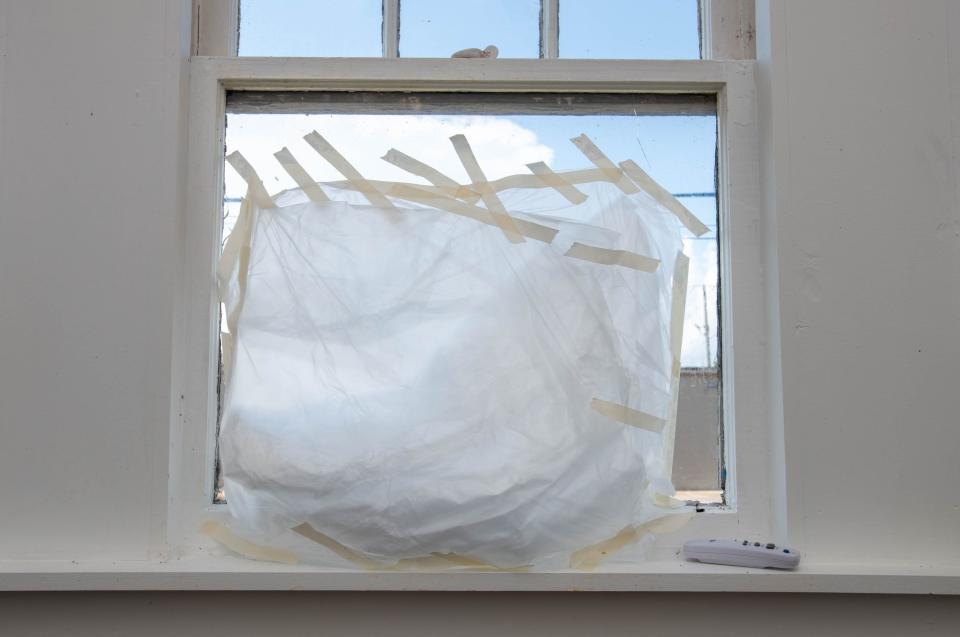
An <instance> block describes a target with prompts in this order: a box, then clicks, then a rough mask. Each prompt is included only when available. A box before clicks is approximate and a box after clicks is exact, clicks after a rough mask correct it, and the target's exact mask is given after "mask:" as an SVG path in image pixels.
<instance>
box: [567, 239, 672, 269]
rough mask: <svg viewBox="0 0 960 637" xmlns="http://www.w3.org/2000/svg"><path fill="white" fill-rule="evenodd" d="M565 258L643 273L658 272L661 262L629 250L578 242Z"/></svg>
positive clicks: (571, 247)
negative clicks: (617, 266)
mask: <svg viewBox="0 0 960 637" xmlns="http://www.w3.org/2000/svg"><path fill="white" fill-rule="evenodd" d="M564 256H568V257H572V258H574V259H581V260H583V261H592V262H593V263H599V264H601V265H621V266H623V267H625V268H632V269H634V270H640V271H641V272H656V271H657V268H658V267H660V260H659V259H654V258H652V257H646V256H644V255H642V254H638V253H636V252H630V251H629V250H611V249H609V248H598V247H597V246H591V245H587V244H585V243H580V242H576V243H574V244H573V245H572V246H570V249H569V250H567V251H566V252H565V253H564Z"/></svg>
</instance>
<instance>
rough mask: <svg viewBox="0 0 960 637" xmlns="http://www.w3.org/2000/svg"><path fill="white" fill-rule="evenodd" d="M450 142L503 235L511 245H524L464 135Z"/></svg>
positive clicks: (453, 138)
mask: <svg viewBox="0 0 960 637" xmlns="http://www.w3.org/2000/svg"><path fill="white" fill-rule="evenodd" d="M450 142H451V143H452V144H453V148H454V150H456V151H457V156H458V157H459V158H460V163H462V164H463V167H464V169H465V170H466V171H467V175H468V176H469V177H470V179H472V180H473V186H474V187H475V188H476V190H477V192H479V193H480V198H481V199H483V203H484V204H486V206H487V210H489V211H490V214H492V215H493V220H494V221H496V222H497V225H498V226H500V229H501V230H502V231H503V234H505V235H506V236H507V239H509V240H510V243H523V241H524V238H523V236H522V235H521V234H520V231H519V230H518V229H517V226H516V224H515V223H514V222H513V219H512V218H511V217H510V215H509V214H507V209H506V208H504V207H503V202H501V201H500V197H498V196H497V193H496V192H494V191H493V190H492V189H491V188H490V185H489V184H488V183H487V177H486V175H484V174H483V169H482V168H480V163H479V162H478V161H477V158H476V156H475V155H474V154H473V150H472V149H471V148H470V142H468V141H467V138H466V137H464V136H463V135H454V136H453V137H451V138H450Z"/></svg>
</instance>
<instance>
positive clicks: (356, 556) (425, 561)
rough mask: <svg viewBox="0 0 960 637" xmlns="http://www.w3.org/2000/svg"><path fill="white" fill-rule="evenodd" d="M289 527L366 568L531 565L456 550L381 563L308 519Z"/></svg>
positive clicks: (492, 568)
mask: <svg viewBox="0 0 960 637" xmlns="http://www.w3.org/2000/svg"><path fill="white" fill-rule="evenodd" d="M292 530H293V531H294V532H295V533H298V534H300V535H301V536H303V537H305V538H307V539H308V540H310V541H312V542H316V543H317V544H319V545H321V546H323V547H324V548H326V549H329V550H330V551H332V552H333V553H336V554H337V555H338V556H340V557H341V558H343V559H345V560H347V561H348V562H351V563H352V564H354V565H356V566H358V567H360V568H363V569H365V570H368V571H407V570H445V569H449V568H450V567H451V566H454V567H459V568H463V569H467V570H478V571H507V572H518V571H526V570H529V568H530V567H528V566H519V567H513V568H500V567H498V566H495V565H493V564H491V563H489V562H485V561H484V560H478V559H476V558H472V557H469V556H466V555H459V554H457V553H432V554H430V555H426V556H424V557H412V558H404V559H402V560H399V561H398V562H396V563H394V564H383V563H381V562H378V561H376V560H374V559H371V558H369V557H367V556H366V555H364V554H363V553H361V552H359V551H357V550H355V549H352V548H350V547H348V546H344V545H343V544H341V543H340V542H337V541H336V540H335V539H333V538H332V537H330V536H329V535H326V534H325V533H321V532H320V531H318V530H316V529H315V528H313V526H312V525H311V524H310V523H309V522H304V523H303V524H300V525H299V526H295V527H294V528H293V529H292Z"/></svg>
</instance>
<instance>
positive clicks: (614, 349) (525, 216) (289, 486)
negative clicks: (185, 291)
mask: <svg viewBox="0 0 960 637" xmlns="http://www.w3.org/2000/svg"><path fill="white" fill-rule="evenodd" d="M578 188H579V189H580V190H581V191H582V192H584V193H585V194H587V195H588V198H587V200H586V201H585V202H584V203H581V204H579V205H573V204H571V203H569V202H568V201H567V200H566V199H564V198H563V197H561V196H560V195H559V194H558V193H557V192H556V191H554V190H551V189H548V188H540V189H520V188H517V189H510V190H505V191H502V192H500V193H499V197H500V199H501V200H502V201H503V202H504V205H505V207H506V209H507V210H509V211H510V214H511V216H512V217H513V218H514V219H516V220H526V221H529V222H533V223H536V224H539V225H541V226H547V227H549V228H553V229H555V230H556V231H557V233H556V236H555V237H554V239H553V240H552V241H551V242H550V243H545V242H542V241H536V240H533V239H530V238H528V239H527V240H526V241H524V242H522V243H511V242H510V241H508V240H507V238H506V237H505V235H504V232H503V231H502V230H501V229H500V228H499V227H498V226H497V225H494V224H485V223H481V222H479V221H477V220H475V219H470V218H467V217H464V216H460V215H457V214H452V213H451V212H447V211H444V210H439V209H437V208H434V207H432V206H430V205H428V204H426V203H420V204H418V203H411V202H404V201H399V200H398V201H395V203H396V208H378V207H375V206H371V205H369V204H368V203H366V201H365V200H364V198H363V197H362V195H361V194H360V193H357V192H356V191H355V190H352V189H350V188H348V187H344V188H334V187H332V186H331V185H329V184H324V189H325V191H326V192H327V193H328V194H329V195H330V196H331V198H332V199H333V201H331V202H324V203H316V202H312V201H309V200H308V199H307V198H306V197H305V196H304V194H303V192H302V191H300V190H291V191H287V192H285V193H283V194H281V195H280V196H278V197H277V198H276V207H274V208H259V207H257V205H256V204H255V202H253V201H251V200H250V199H249V198H248V199H247V200H245V202H244V209H243V211H242V213H241V218H240V220H239V222H238V225H237V228H236V230H235V231H234V233H233V235H232V236H231V238H230V241H229V242H228V244H227V246H226V248H225V251H224V260H223V262H222V263H221V268H220V272H219V275H220V290H221V296H222V300H223V302H224V304H225V308H226V312H227V317H228V322H229V323H230V326H231V331H232V332H233V333H232V334H231V337H230V340H229V343H230V345H231V352H230V353H229V356H227V357H225V361H226V364H227V366H226V369H225V370H224V374H225V393H224V398H223V406H222V416H221V430H220V437H219V445H220V458H221V462H222V467H223V476H224V490H225V494H226V500H227V506H228V508H229V514H230V515H229V518H230V527H231V528H232V529H234V530H235V531H236V532H237V533H240V534H242V535H243V536H244V537H246V538H249V539H251V540H254V541H258V542H262V543H264V544H265V545H268V546H282V547H285V548H287V549H289V550H291V551H293V552H295V553H296V554H298V555H299V556H301V558H302V559H304V560H306V561H310V562H314V563H318V564H321V565H330V566H341V567H342V566H344V565H346V566H356V565H357V564H358V563H360V565H361V566H363V567H367V568H369V567H370V564H373V565H383V566H390V565H394V564H396V563H397V562H398V561H402V560H410V559H416V558H423V557H424V556H436V555H446V556H451V555H452V556H460V558H462V559H463V560H468V561H469V562H470V563H477V564H489V565H492V566H495V567H517V566H530V565H532V566H534V567H545V566H566V565H567V564H568V563H569V560H570V556H571V555H572V554H574V553H575V552H577V551H578V550H582V549H584V547H590V546H592V545H596V544H598V543H601V542H604V541H606V540H609V539H610V538H613V537H614V536H617V534H618V533H622V532H623V531H624V530H625V529H629V528H631V527H639V526H640V525H643V524H645V523H648V522H650V521H651V520H655V519H657V518H659V517H662V516H664V515H667V514H670V513H675V512H676V511H675V510H674V509H671V508H670V507H669V506H668V505H665V504H664V498H665V497H666V496H669V495H671V494H672V493H673V488H672V486H671V485H670V481H669V467H668V466H666V465H667V462H668V461H669V454H665V447H666V446H667V445H668V444H669V445H672V441H667V440H666V439H665V438H666V435H667V434H664V433H663V432H656V431H650V430H647V429H644V428H641V427H637V426H632V425H630V424H625V423H624V422H618V421H617V420H614V419H612V418H610V417H608V416H607V415H604V414H602V413H600V412H598V411H597V410H596V409H594V408H593V407H592V406H591V402H592V401H593V400H594V399H600V400H602V401H607V402H609V403H615V404H618V405H623V406H626V407H629V408H630V409H632V410H636V411H638V412H643V413H644V414H648V415H649V416H650V417H652V418H654V419H660V420H663V421H667V420H669V419H670V417H671V415H672V414H671V411H672V410H673V409H675V403H674V400H673V394H672V392H673V388H672V386H671V378H672V371H673V365H674V359H673V354H672V352H671V333H670V331H671V305H672V296H671V295H672V287H673V285H672V284H673V275H674V267H675V263H676V261H677V256H678V254H679V253H680V252H681V250H682V242H681V239H680V234H679V229H678V224H677V220H676V218H675V217H674V216H673V215H671V214H670V213H669V212H668V211H666V210H665V209H664V208H663V207H662V206H660V205H659V204H657V203H656V202H655V201H654V200H653V199H652V198H651V197H649V196H647V195H646V194H645V193H643V192H641V193H637V194H625V193H624V192H622V191H620V190H619V189H618V188H617V187H616V186H615V185H613V184H611V183H607V182H597V183H591V184H583V185H579V186H578ZM574 243H581V244H586V245H590V246H598V247H603V248H609V249H623V250H628V251H631V252H635V253H638V254H640V255H645V256H647V257H651V258H653V259H657V260H659V265H658V267H657V269H656V271H654V272H644V271H641V270H637V269H633V268H630V267H625V266H622V265H604V264H599V263H594V262H591V261H587V260H583V259H577V258H572V257H571V256H567V255H566V252H567V251H568V250H569V249H570V247H571V246H572V245H573V244H574ZM668 433H669V432H668ZM294 528H297V529H298V530H299V532H297V533H294V532H293V531H291V529H294ZM304 529H307V531H308V533H303V532H302V531H303V530H304ZM310 536H313V540H311V538H310ZM317 537H320V538H323V541H321V542H320V543H317V541H316V538H317ZM331 547H332V550H331Z"/></svg>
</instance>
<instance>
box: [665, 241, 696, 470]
mask: <svg viewBox="0 0 960 637" xmlns="http://www.w3.org/2000/svg"><path fill="white" fill-rule="evenodd" d="M689 270H690V258H689V257H688V256H687V255H685V254H684V253H683V252H678V253H677V260H676V262H675V263H674V267H673V290H672V292H671V293H670V297H671V304H670V353H671V354H672V355H673V366H672V369H671V375H670V397H671V404H670V413H669V417H668V418H667V426H666V427H665V428H664V431H663V437H662V440H663V461H664V467H665V469H666V474H667V476H666V477H667V478H668V479H670V478H671V477H672V475H673V452H674V446H675V444H676V436H677V409H678V407H679V405H680V367H681V363H680V353H681V350H682V348H683V318H684V314H685V313H686V308H687V276H688V273H689Z"/></svg>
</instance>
